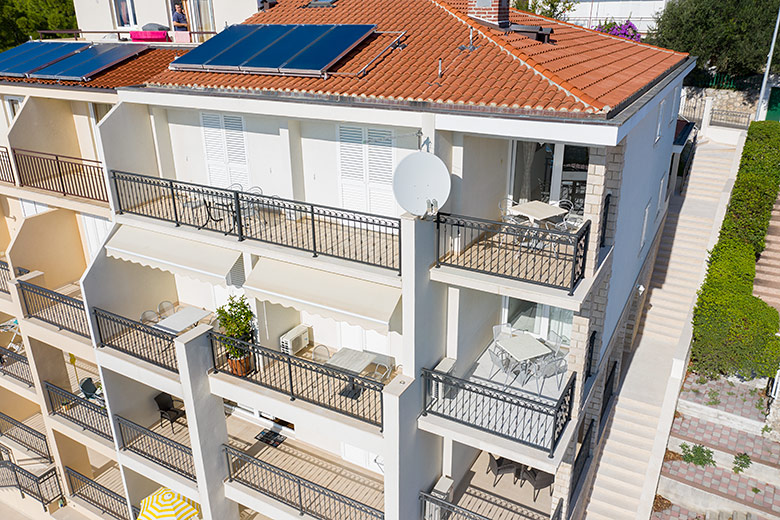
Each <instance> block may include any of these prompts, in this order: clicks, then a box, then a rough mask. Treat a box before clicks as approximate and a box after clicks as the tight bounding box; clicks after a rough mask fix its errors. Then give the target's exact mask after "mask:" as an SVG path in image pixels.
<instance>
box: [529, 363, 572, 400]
mask: <svg viewBox="0 0 780 520" xmlns="http://www.w3.org/2000/svg"><path fill="white" fill-rule="evenodd" d="M566 370H567V363H566V360H565V359H564V358H562V357H552V358H550V357H545V358H542V359H541V360H539V362H538V363H536V364H534V365H532V366H531V377H532V378H533V379H534V380H536V390H537V392H536V393H537V394H538V395H542V390H544V383H545V381H546V380H547V378H548V377H555V378H556V379H557V381H558V390H560V389H561V386H562V385H563V376H564V375H566Z"/></svg>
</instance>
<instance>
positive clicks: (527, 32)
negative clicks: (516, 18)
mask: <svg viewBox="0 0 780 520" xmlns="http://www.w3.org/2000/svg"><path fill="white" fill-rule="evenodd" d="M510 29H511V30H512V31H513V32H516V33H518V34H522V35H523V36H526V37H528V38H531V39H532V40H536V41H538V42H542V43H550V36H551V35H552V33H553V28H552V27H542V26H541V25H518V24H515V23H513V24H512V27H510Z"/></svg>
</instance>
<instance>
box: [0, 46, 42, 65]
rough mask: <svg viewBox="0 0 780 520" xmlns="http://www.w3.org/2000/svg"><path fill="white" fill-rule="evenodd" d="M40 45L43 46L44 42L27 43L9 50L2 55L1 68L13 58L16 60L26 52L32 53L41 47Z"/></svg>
mask: <svg viewBox="0 0 780 520" xmlns="http://www.w3.org/2000/svg"><path fill="white" fill-rule="evenodd" d="M40 45H43V42H25V43H23V44H21V45H17V46H16V47H14V48H12V49H8V50H7V51H5V52H1V53H0V66H2V64H3V63H5V62H6V61H8V60H10V59H11V58H15V57H17V56H19V55H20V54H24V53H25V52H30V51H32V50H33V49H35V48H37V47H39V46H40Z"/></svg>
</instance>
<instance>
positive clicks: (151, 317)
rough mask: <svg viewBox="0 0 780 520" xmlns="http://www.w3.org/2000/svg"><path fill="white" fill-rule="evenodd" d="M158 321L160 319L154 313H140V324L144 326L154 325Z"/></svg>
mask: <svg viewBox="0 0 780 520" xmlns="http://www.w3.org/2000/svg"><path fill="white" fill-rule="evenodd" d="M159 321H160V317H159V316H158V315H157V313H156V312H154V311H144V312H142V313H141V323H143V324H144V325H154V324H155V323H157V322H159Z"/></svg>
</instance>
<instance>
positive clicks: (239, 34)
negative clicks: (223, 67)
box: [168, 24, 265, 71]
mask: <svg viewBox="0 0 780 520" xmlns="http://www.w3.org/2000/svg"><path fill="white" fill-rule="evenodd" d="M263 27H265V26H264V25H249V24H238V25H231V26H230V27H228V28H226V29H225V30H224V31H222V32H221V33H219V34H217V35H216V36H212V37H211V38H209V39H208V40H206V41H205V42H204V43H201V44H200V45H198V46H197V47H195V48H194V49H192V50H191V51H189V52H188V53H187V54H184V55H183V56H179V57H178V58H176V59H175V60H174V61H173V62H172V63H171V64H170V65H169V66H168V68H170V69H171V70H190V71H192V70H194V71H201V70H204V69H206V68H207V67H206V63H208V62H209V61H210V60H212V59H214V58H215V57H217V56H220V55H221V54H223V53H224V52H226V51H228V50H229V49H231V48H233V47H235V46H236V45H239V44H240V43H241V42H242V41H244V40H245V39H246V38H247V37H249V36H251V35H252V34H253V33H255V32H257V31H259V30H260V29H262V28H263ZM230 35H235V36H236V38H237V39H235V40H228V41H226V42H224V41H223V40H225V39H226V38H228V37H229V36H230ZM202 55H203V57H201V56H202Z"/></svg>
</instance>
